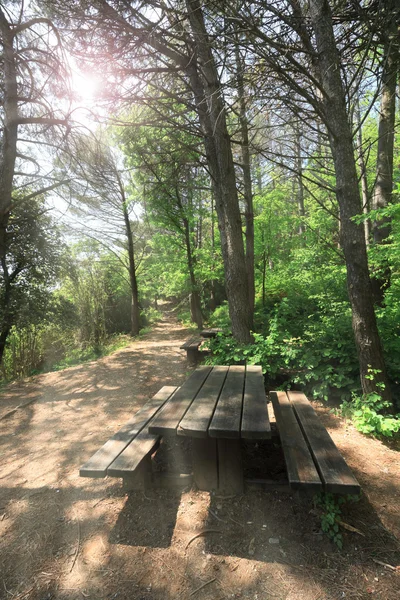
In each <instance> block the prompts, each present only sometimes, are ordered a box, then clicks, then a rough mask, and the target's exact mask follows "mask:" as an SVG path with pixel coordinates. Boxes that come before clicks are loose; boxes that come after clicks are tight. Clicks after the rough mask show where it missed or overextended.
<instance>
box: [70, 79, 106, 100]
mask: <svg viewBox="0 0 400 600" xmlns="http://www.w3.org/2000/svg"><path fill="white" fill-rule="evenodd" d="M73 89H74V95H75V97H76V100H77V101H78V102H80V103H83V104H87V103H90V102H93V100H95V99H96V97H97V96H98V94H99V91H100V89H101V82H100V79H99V77H98V76H97V75H94V74H93V73H82V72H81V73H75V74H74V77H73Z"/></svg>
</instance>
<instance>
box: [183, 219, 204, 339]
mask: <svg viewBox="0 0 400 600" xmlns="http://www.w3.org/2000/svg"><path fill="white" fill-rule="evenodd" d="M183 225H184V228H185V245H186V258H187V263H188V270H189V277H190V316H191V319H192V321H193V322H194V323H196V325H197V327H198V328H199V329H203V315H202V312H201V302H200V294H199V290H198V286H197V281H196V276H195V273H194V265H195V260H194V256H193V253H192V244H191V243H190V228H189V221H188V220H187V219H186V218H183Z"/></svg>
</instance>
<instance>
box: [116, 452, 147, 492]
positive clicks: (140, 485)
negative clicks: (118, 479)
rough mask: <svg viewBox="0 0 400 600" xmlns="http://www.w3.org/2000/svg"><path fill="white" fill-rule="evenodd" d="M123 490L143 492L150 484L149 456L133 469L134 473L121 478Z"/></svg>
mask: <svg viewBox="0 0 400 600" xmlns="http://www.w3.org/2000/svg"><path fill="white" fill-rule="evenodd" d="M122 483H123V489H124V490H126V491H144V490H146V489H147V488H149V487H151V484H152V464H151V455H150V454H148V455H147V456H145V458H144V459H143V460H142V462H141V463H140V464H139V466H138V467H137V468H136V469H135V472H134V473H130V474H126V475H125V477H123V478H122Z"/></svg>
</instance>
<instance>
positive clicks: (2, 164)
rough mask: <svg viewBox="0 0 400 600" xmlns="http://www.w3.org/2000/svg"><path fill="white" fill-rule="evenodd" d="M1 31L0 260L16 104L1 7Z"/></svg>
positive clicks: (13, 154) (3, 252) (11, 58)
mask: <svg viewBox="0 0 400 600" xmlns="http://www.w3.org/2000/svg"><path fill="white" fill-rule="evenodd" d="M0 33H1V37H2V44H3V60H2V66H3V86H4V87H3V89H4V97H3V114H4V120H3V132H2V143H1V144H0V259H1V258H3V257H4V256H5V255H6V251H7V247H6V243H7V242H6V230H7V225H8V221H9V215H10V210H11V203H12V187H13V178H14V169H15V161H16V157H17V135H18V104H17V97H18V92H17V74H16V64H15V53H14V48H13V34H12V30H11V28H10V25H9V23H8V21H7V19H6V17H5V15H4V13H3V11H2V10H1V8H0Z"/></svg>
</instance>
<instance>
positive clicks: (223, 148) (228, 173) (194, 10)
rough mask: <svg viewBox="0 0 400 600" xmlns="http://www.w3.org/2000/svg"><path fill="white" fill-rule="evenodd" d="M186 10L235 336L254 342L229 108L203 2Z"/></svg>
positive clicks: (190, 1) (195, 0) (192, 2)
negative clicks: (227, 113)
mask: <svg viewBox="0 0 400 600" xmlns="http://www.w3.org/2000/svg"><path fill="white" fill-rule="evenodd" d="M186 6H187V9H188V18H189V22H190V26H191V29H192V33H193V37H194V51H195V56H194V57H193V60H192V61H191V64H190V65H188V67H187V72H188V75H189V78H190V84H191V87H192V90H193V93H194V96H195V102H196V110H197V113H198V116H199V121H200V125H201V127H202V130H203V135H204V144H205V150H206V155H207V163H208V166H209V170H210V173H211V178H212V185H213V189H214V194H215V205H216V212H217V217H218V226H219V229H220V233H221V249H222V257H223V261H224V269H225V287H226V293H227V297H228V304H229V315H230V319H231V326H232V334H233V336H234V337H235V338H236V339H237V340H238V341H240V342H244V343H249V342H250V341H251V334H250V331H251V329H252V327H253V321H252V313H251V309H250V302H249V294H248V285H247V270H246V262H245V254H244V247H243V236H242V223H241V216H240V210H239V200H238V195H237V189H236V178H235V169H234V164H233V156H232V147H231V140H230V136H229V133H228V128H227V123H226V114H225V104H224V100H223V98H222V92H221V89H220V82H219V77H218V72H217V69H216V66H215V61H214V57H213V54H212V52H211V42H210V40H209V37H208V34H207V31H206V28H205V23H204V17H203V12H202V10H201V5H200V2H199V0H186ZM196 55H197V56H196ZM196 58H197V60H196Z"/></svg>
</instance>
